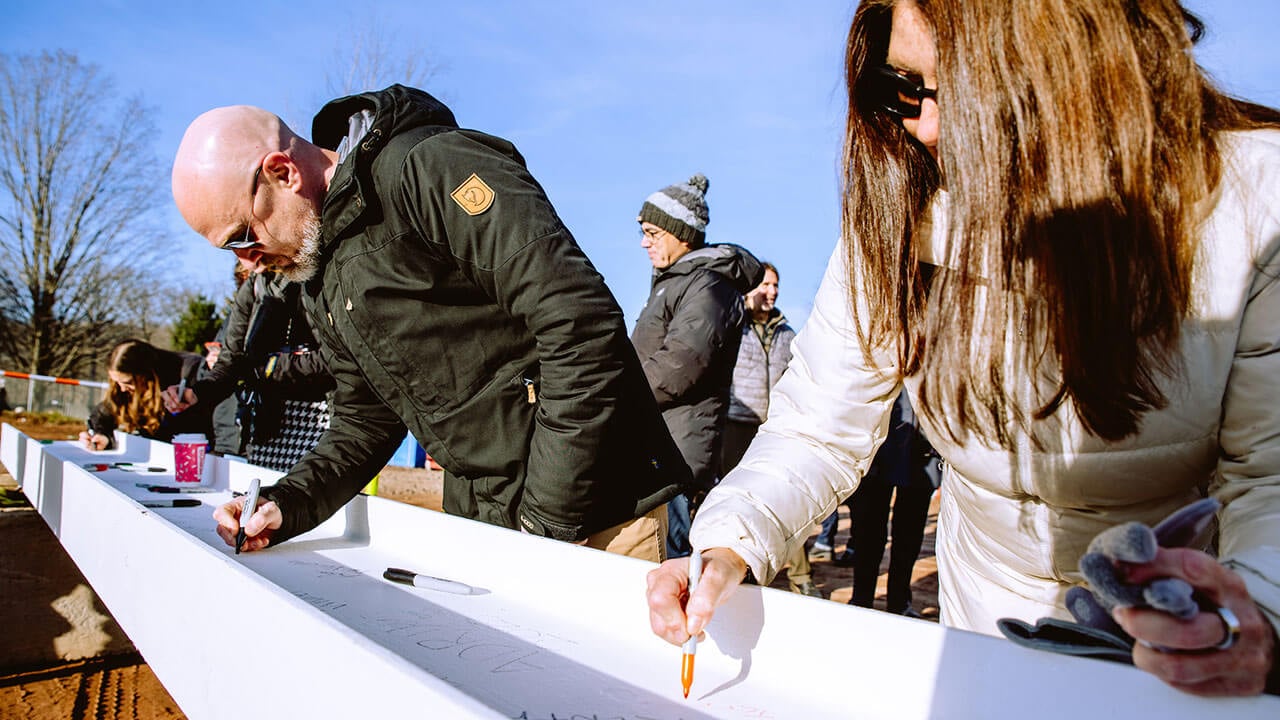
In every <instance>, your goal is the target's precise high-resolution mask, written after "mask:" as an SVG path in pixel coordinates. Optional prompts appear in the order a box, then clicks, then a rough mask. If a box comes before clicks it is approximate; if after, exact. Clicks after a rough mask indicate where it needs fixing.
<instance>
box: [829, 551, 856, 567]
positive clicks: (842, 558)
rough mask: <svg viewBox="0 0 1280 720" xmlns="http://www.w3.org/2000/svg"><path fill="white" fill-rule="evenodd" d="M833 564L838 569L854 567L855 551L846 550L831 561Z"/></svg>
mask: <svg viewBox="0 0 1280 720" xmlns="http://www.w3.org/2000/svg"><path fill="white" fill-rule="evenodd" d="M831 564H832V565H835V566H836V567H853V551H852V550H845V551H844V552H842V553H840V554H839V555H837V556H835V557H834V558H832V559H831Z"/></svg>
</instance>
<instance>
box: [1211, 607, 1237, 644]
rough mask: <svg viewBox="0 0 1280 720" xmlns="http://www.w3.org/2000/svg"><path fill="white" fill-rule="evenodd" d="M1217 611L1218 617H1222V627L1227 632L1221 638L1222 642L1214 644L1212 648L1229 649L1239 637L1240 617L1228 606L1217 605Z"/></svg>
mask: <svg viewBox="0 0 1280 720" xmlns="http://www.w3.org/2000/svg"><path fill="white" fill-rule="evenodd" d="M1217 612H1218V617H1219V618H1221V619H1222V628H1223V630H1226V633H1227V634H1226V636H1225V637H1223V638H1222V642H1220V643H1218V644H1217V645H1214V646H1213V648H1212V649H1213V650H1229V649H1230V648H1231V646H1233V645H1235V644H1236V641H1237V640H1239V639H1240V618H1238V617H1236V614H1235V613H1233V612H1231V610H1229V609H1228V608H1224V607H1219V608H1218V611H1217Z"/></svg>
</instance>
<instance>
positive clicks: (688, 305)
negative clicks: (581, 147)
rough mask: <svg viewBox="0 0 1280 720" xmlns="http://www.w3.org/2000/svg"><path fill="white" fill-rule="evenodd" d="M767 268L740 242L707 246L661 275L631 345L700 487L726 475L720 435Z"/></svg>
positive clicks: (654, 283) (695, 483)
mask: <svg viewBox="0 0 1280 720" xmlns="http://www.w3.org/2000/svg"><path fill="white" fill-rule="evenodd" d="M763 279H764V266H763V265H761V264H760V261H759V260H757V259H756V258H755V256H754V255H752V254H751V253H750V252H748V251H747V250H746V249H744V248H741V247H738V246H737V245H728V244H725V245H708V246H706V247H702V248H699V249H697V250H694V251H692V252H689V253H686V254H685V255H683V256H682V257H681V258H680V259H679V260H677V261H675V262H674V263H672V264H671V265H670V266H669V267H667V268H665V269H663V270H656V271H655V272H654V276H653V287H652V289H651V290H650V292H649V300H648V301H647V302H646V303H645V306H644V309H643V310H641V311H640V317H638V318H637V319H636V328H635V331H634V332H633V333H632V334H631V341H632V343H633V344H634V345H635V348H636V353H637V354H639V355H640V363H641V364H642V365H643V366H644V373H645V375H646V376H647V377H648V379H649V386H650V387H651V388H652V389H653V394H654V397H656V398H657V400H658V407H660V408H661V409H662V417H663V419H665V420H666V423H667V428H668V429H670V430H671V437H673V438H674V439H675V441H676V444H677V445H678V446H679V447H680V452H681V453H682V454H683V455H684V459H685V461H686V462H688V463H689V467H690V469H691V470H692V471H693V478H694V485H695V487H697V488H699V489H702V490H706V489H709V488H710V487H711V486H712V485H713V484H714V483H715V482H716V480H717V479H718V478H719V474H720V468H719V457H720V433H721V431H722V430H723V428H724V423H725V416H726V412H727V410H728V406H729V386H730V385H731V384H732V382H733V366H734V364H735V363H737V360H738V345H739V344H740V343H741V341H742V326H743V323H744V322H745V321H746V317H747V315H746V310H745V308H744V307H743V304H742V296H743V295H744V294H746V293H747V292H750V291H751V290H752V289H753V288H755V287H756V286H757V285H759V284H760V283H761V281H762V280H763Z"/></svg>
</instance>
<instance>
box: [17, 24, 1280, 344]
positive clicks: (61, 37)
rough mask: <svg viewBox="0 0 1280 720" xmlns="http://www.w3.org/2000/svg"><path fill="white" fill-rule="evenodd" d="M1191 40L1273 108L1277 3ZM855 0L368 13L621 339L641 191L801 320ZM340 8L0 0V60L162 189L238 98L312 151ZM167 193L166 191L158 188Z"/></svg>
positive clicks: (827, 188) (630, 299)
mask: <svg viewBox="0 0 1280 720" xmlns="http://www.w3.org/2000/svg"><path fill="white" fill-rule="evenodd" d="M1186 4H1187V6H1188V7H1189V8H1191V9H1192V10H1193V11H1195V12H1197V13H1198V14H1200V15H1201V16H1202V17H1203V18H1204V19H1205V20H1206V21H1207V22H1208V24H1209V35H1208V37H1207V39H1206V40H1205V41H1204V42H1203V43H1202V45H1201V47H1200V48H1199V49H1198V55H1199V58H1200V61H1201V63H1202V64H1204V65H1205V66H1206V67H1208V68H1209V69H1210V71H1211V72H1212V73H1213V75H1214V76H1215V77H1216V78H1217V79H1218V80H1219V82H1220V83H1222V84H1223V85H1224V86H1225V87H1227V88H1228V89H1229V90H1231V91H1232V92H1234V93H1237V94H1240V95H1242V96H1245V97H1248V98H1250V99H1254V100H1257V101H1261V102H1265V103H1267V104H1270V105H1273V106H1280V53H1277V52H1276V49H1275V38H1274V28H1275V27H1277V25H1278V24H1280V2H1277V1H1276V0H1187V2H1186ZM855 6H856V2H854V0H806V2H802V3H779V2H776V0H775V1H773V2H764V1H757V0H737V1H731V0H714V1H705V2H703V1H698V0H684V1H671V0H660V1H655V2H631V3H621V2H601V1H598V0H597V1H588V0H573V1H563V2H557V1H552V0H545V1H543V2H529V1H528V0H524V1H519V0H511V1H503V2H469V3H463V2H449V3H445V2H439V1H438V0H404V1H397V2H377V1H376V0H370V2H368V3H365V4H364V7H363V8H361V11H362V12H363V13H366V14H368V13H370V12H372V14H373V16H374V17H375V18H376V22H377V25H378V26H379V27H382V28H384V29H386V33H387V38H388V42H389V43H390V44H391V45H392V46H393V47H397V48H400V49H401V50H407V49H408V48H415V49H417V50H418V51H419V52H421V53H422V54H423V55H424V56H425V57H426V58H427V59H428V60H429V61H430V62H432V63H434V64H435V65H436V66H437V70H436V71H435V72H434V73H433V75H432V77H431V79H430V81H429V82H428V83H427V84H426V87H425V89H427V90H428V91H430V92H432V93H433V94H435V95H437V96H438V97H440V98H441V99H443V100H444V101H445V102H446V103H448V104H449V105H450V106H451V107H452V108H453V110H454V114H455V115H456V116H457V118H458V120H459V122H460V123H461V124H462V125H463V126H465V127H471V128H475V129H479V130H483V131H485V132H489V133H492V134H495V135H499V136H502V137H505V138H507V139H509V140H511V141H513V142H514V143H515V144H516V146H517V147H518V148H519V149H520V150H521V152H523V153H524V155H525V158H526V160H527V161H528V163H529V167H530V168H531V170H532V171H533V173H534V175H535V177H537V178H538V179H539V181H540V182H541V183H542V184H543V186H544V187H545V188H546V190H547V193H548V195H549V196H550V197H551V200H552V202H553V203H554V204H555V206H556V208H557V210H558V211H559V213H560V215H561V216H562V217H563V218H564V220H565V222H566V224H567V225H568V226H569V228H570V229H571V230H572V231H573V233H574V235H575V236H576V237H577V239H578V241H579V242H580V243H581V244H582V246H583V247H584V248H585V250H586V252H587V254H588V255H589V256H590V257H591V258H592V260H593V261H594V262H595V264H596V266H597V267H598V268H599V269H600V271H601V272H602V273H603V274H604V276H605V279H606V280H607V281H608V283H609V286H610V287H611V288H612V289H613V291H614V294H615V295H616V296H617V297H618V300H619V303H620V304H621V305H622V308H623V310H624V311H625V312H626V315H627V318H628V323H632V322H634V319H635V317H636V314H637V313H638V312H639V310H640V308H641V306H642V305H643V304H644V299H645V296H646V295H647V293H648V279H649V266H648V260H647V258H646V256H645V253H644V251H643V250H641V249H640V247H639V235H638V230H637V225H636V223H635V216H636V213H637V211H638V210H639V207H640V203H641V202H642V201H643V200H644V198H645V196H646V195H648V194H649V193H651V192H653V191H655V190H657V189H659V188H661V187H663V186H666V185H669V184H671V183H674V182H677V181H683V180H685V179H687V178H688V177H689V176H690V175H692V174H694V173H695V172H702V173H704V174H705V175H707V177H708V178H709V179H710V181H711V187H710V190H709V192H708V195H707V197H708V202H709V204H710V207H711V224H710V225H709V227H708V240H709V241H711V242H735V243H738V244H741V245H744V246H746V247H748V248H750V249H751V250H752V251H753V252H755V253H756V254H757V255H758V256H760V257H761V258H764V259H768V260H771V261H773V262H774V263H776V264H777V265H778V266H779V268H780V269H781V272H782V293H781V299H780V303H779V304H780V306H781V307H782V309H783V311H784V312H786V313H787V314H788V315H789V316H790V317H791V318H792V320H793V321H794V322H795V323H796V324H797V325H798V324H799V323H800V322H802V321H803V320H804V319H805V318H806V317H807V316H808V313H809V308H810V302H811V299H812V297H813V294H814V291H815V290H816V288H817V284H818V281H819V279H820V277H821V273H822V269H823V267H824V265H825V263H826V260H827V257H828V256H829V255H830V252H831V250H832V248H833V247H834V243H835V240H836V237H837V235H838V232H839V202H838V198H837V193H836V178H837V156H838V150H839V138H840V128H841V123H842V114H843V109H844V108H843V100H842V99H841V92H842V90H841V77H840V72H841V67H840V66H841V52H842V48H843V39H844V34H845V32H846V30H847V28H848V23H849V19H850V18H851V17H852V13H853V8H854V7H855ZM354 7H355V5H353V4H352V3H349V2H330V1H327V0H322V1H320V2H306V3H302V2H294V3H284V2H271V1H270V0H258V1H256V2H243V1H241V0H221V1H220V2H216V3H199V4H197V3H191V2H186V1H184V0H170V1H168V2H154V1H152V0H144V1H138V2H125V1H122V0H116V1H110V2H108V1H103V2H88V1H86V2H61V1H59V0H49V1H46V2H37V3H11V4H10V6H9V7H8V8H7V9H6V12H5V20H4V22H3V23H0V48H3V49H4V52H6V53H19V54H21V53H33V52H39V51H41V50H53V49H65V50H69V51H72V52H74V53H76V54H77V55H78V56H79V57H80V59H81V60H82V61H85V62H90V63H95V64H98V65H100V66H101V67H102V69H103V70H104V71H105V72H106V73H107V74H109V75H110V76H111V77H112V78H113V79H114V80H115V82H116V84H117V87H118V88H119V89H120V90H121V91H122V93H125V94H134V93H137V94H140V95H141V96H142V98H143V100H144V101H145V102H146V103H147V104H148V105H150V106H152V107H154V108H155V114H154V116H153V118H154V121H155V124H156V126H157V129H158V133H157V134H156V136H155V139H154V152H155V156H156V162H157V163H158V165H159V167H160V169H161V170H162V171H163V172H164V174H165V176H166V177H167V174H168V168H169V166H170V163H171V161H172V157H173V152H174V150H175V149H176V148H177V143H178V141H179V139H180V138H181V136H182V131H183V129H184V128H185V127H186V125H187V123H189V122H190V121H191V119H192V118H194V117H195V116H196V115H198V114H199V113H201V112H203V111H204V110H207V109H209V108H211V107H216V106H219V105H229V104H237V103H246V104H252V105H259V106H262V107H265V108H268V109H270V110H273V111H275V112H277V113H279V114H280V115H281V116H282V117H284V118H285V120H286V121H288V122H289V123H290V124H291V125H293V127H294V129H295V130H297V131H299V132H300V133H301V134H303V135H304V136H309V131H310V119H311V115H312V114H313V113H314V112H315V111H316V110H317V109H318V108H319V106H320V104H321V103H322V102H323V101H324V100H325V99H327V98H326V72H327V71H329V70H330V69H331V68H332V67H333V66H334V62H335V58H336V57H348V56H349V52H348V51H346V50H344V44H345V43H347V42H349V40H350V37H351V32H350V30H351V28H352V27H363V26H366V25H367V24H368V23H369V21H368V20H365V19H363V17H362V16H356V15H355V14H354V13H353V8H354ZM165 187H166V188H167V182H166V183H165ZM158 200H159V202H160V205H161V207H158V208H157V210H156V212H157V220H158V221H159V224H160V225H161V227H163V228H167V231H168V235H167V237H165V238H161V240H162V241H166V242H172V243H173V247H174V248H175V255H174V257H175V258H177V260H178V261H180V262H181V263H182V265H183V277H185V278H186V280H185V282H186V284H187V285H188V286H190V287H192V288H194V289H197V290H201V291H203V292H205V293H206V294H210V295H212V296H215V297H221V296H222V295H223V294H224V293H225V292H226V290H227V289H228V288H229V286H230V267H231V258H230V256H229V254H227V253H225V252H218V251H214V250H213V249H211V248H208V247H207V245H205V244H204V241H203V239H201V238H199V237H197V236H196V235H195V234H194V233H192V232H191V231H190V230H189V229H188V228H187V227H186V225H185V224H184V223H183V222H182V219H181V218H180V217H179V216H178V214H177V212H176V211H175V210H173V207H172V205H173V204H172V199H171V198H169V197H168V195H167V193H166V194H165V195H164V196H162V197H160V198H159V199H158Z"/></svg>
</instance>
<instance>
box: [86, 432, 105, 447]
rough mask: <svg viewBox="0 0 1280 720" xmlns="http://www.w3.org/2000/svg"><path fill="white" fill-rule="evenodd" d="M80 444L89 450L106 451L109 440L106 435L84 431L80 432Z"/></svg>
mask: <svg viewBox="0 0 1280 720" xmlns="http://www.w3.org/2000/svg"><path fill="white" fill-rule="evenodd" d="M80 443H81V444H82V445H84V446H85V448H87V449H89V450H106V449H107V443H108V438H107V436H106V435H99V434H97V433H94V432H91V431H89V430H83V431H81V432H80Z"/></svg>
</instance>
